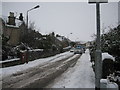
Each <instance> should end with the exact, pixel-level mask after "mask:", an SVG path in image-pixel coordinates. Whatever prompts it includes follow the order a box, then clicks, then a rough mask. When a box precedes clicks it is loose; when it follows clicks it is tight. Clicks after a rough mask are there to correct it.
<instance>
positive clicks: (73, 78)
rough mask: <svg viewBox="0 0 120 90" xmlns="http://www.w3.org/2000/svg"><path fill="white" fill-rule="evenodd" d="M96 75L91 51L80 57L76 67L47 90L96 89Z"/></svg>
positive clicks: (57, 79) (56, 80)
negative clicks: (53, 89) (58, 89)
mask: <svg viewBox="0 0 120 90" xmlns="http://www.w3.org/2000/svg"><path fill="white" fill-rule="evenodd" d="M94 87H95V74H94V72H93V69H92V63H91V62H90V55H89V50H88V49H87V50H86V52H85V53H84V54H83V55H82V56H81V57H80V59H79V60H78V62H77V63H76V65H75V66H74V67H71V68H69V69H68V70H67V71H66V72H65V73H63V74H62V75H61V76H59V77H58V78H56V79H55V80H54V81H53V82H52V83H51V84H49V85H48V86H47V87H46V88H94Z"/></svg>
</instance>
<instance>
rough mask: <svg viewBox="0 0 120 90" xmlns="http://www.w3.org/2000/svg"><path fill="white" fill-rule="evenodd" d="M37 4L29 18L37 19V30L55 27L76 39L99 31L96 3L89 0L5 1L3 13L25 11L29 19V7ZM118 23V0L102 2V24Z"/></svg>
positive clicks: (112, 24) (45, 31)
mask: <svg viewBox="0 0 120 90" xmlns="http://www.w3.org/2000/svg"><path fill="white" fill-rule="evenodd" d="M36 5H40V8H38V9H36V10H32V11H30V12H29V20H30V21H31V22H35V26H36V30H38V31H39V32H40V33H42V34H48V33H50V32H53V31H54V32H55V33H57V34H60V35H63V36H66V37H69V38H70V39H71V40H74V41H75V40H81V41H89V40H92V37H91V36H92V35H93V34H94V33H96V24H95V23H96V12H95V8H96V7H95V5H94V4H93V5H92V4H91V5H90V4H88V3H87V2H3V3H2V10H3V11H2V14H3V16H8V15H9V12H17V14H15V15H19V13H23V14H24V19H25V20H26V11H27V10H29V9H31V8H32V7H34V6H36ZM117 23H118V3H117V2H111V3H107V4H101V28H103V25H104V27H106V28H108V26H110V27H113V26H116V25H117ZM106 31H107V29H106ZM70 33H73V34H70Z"/></svg>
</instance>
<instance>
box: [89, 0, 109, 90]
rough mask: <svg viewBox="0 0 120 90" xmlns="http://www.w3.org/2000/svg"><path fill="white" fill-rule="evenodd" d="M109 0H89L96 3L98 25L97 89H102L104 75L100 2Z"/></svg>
mask: <svg viewBox="0 0 120 90" xmlns="http://www.w3.org/2000/svg"><path fill="white" fill-rule="evenodd" d="M107 2H108V0H89V3H95V4H96V25H97V40H96V45H97V46H96V53H95V89H96V90H100V79H101V77H102V53H101V40H100V3H107Z"/></svg>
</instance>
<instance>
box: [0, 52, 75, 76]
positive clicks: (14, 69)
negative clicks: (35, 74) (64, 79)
mask: <svg viewBox="0 0 120 90" xmlns="http://www.w3.org/2000/svg"><path fill="white" fill-rule="evenodd" d="M71 55H73V53H70V52H65V53H61V54H58V55H55V56H51V57H48V58H42V59H36V60H34V61H30V62H29V63H28V64H26V63H25V64H22V65H16V66H11V67H6V68H0V77H2V78H4V77H7V76H10V75H12V74H15V73H18V72H20V71H24V70H27V69H30V68H34V67H36V66H38V65H43V64H46V63H49V62H55V61H57V60H61V59H63V58H65V57H69V56H71Z"/></svg>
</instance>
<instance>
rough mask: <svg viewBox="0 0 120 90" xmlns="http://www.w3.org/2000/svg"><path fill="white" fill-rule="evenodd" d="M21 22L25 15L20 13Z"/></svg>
mask: <svg viewBox="0 0 120 90" xmlns="http://www.w3.org/2000/svg"><path fill="white" fill-rule="evenodd" d="M19 20H21V21H23V15H22V13H20V16H19Z"/></svg>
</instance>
